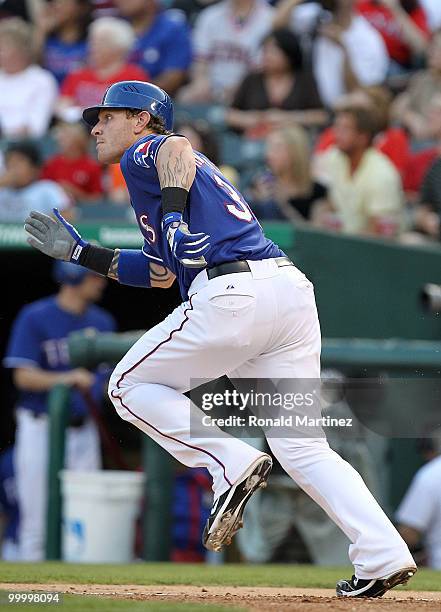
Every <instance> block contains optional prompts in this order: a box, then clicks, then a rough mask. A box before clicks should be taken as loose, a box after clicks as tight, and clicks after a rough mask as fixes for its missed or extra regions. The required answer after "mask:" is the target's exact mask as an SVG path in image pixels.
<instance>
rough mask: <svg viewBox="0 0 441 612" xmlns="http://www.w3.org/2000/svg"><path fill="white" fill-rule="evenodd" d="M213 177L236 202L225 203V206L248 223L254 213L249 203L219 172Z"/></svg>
mask: <svg viewBox="0 0 441 612" xmlns="http://www.w3.org/2000/svg"><path fill="white" fill-rule="evenodd" d="M213 177H214V180H215V181H216V183H217V184H218V185H219V187H221V188H222V189H224V190H225V191H226V192H227V193H228V195H229V196H230V198H231V199H232V200H233V202H234V204H225V207H226V209H227V210H228V212H229V213H230V214H232V215H234V216H235V217H237V218H238V219H240V220H241V221H246V222H247V223H249V222H250V221H252V220H253V213H252V212H251V210H250V208H249V206H248V204H247V203H246V202H245V200H244V199H243V198H242V196H241V195H240V194H239V193H238V192H237V191H236V190H235V189H233V187H231V185H229V184H228V183H226V182H225V181H224V180H222V179H221V177H220V176H218V175H217V174H213Z"/></svg>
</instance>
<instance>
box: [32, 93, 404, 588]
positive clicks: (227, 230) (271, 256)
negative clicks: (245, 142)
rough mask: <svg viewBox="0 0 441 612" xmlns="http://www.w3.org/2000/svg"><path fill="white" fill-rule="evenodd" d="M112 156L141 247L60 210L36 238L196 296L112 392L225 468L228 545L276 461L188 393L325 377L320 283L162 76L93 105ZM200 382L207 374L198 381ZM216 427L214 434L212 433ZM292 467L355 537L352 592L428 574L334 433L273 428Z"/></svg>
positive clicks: (214, 522)
mask: <svg viewBox="0 0 441 612" xmlns="http://www.w3.org/2000/svg"><path fill="white" fill-rule="evenodd" d="M83 118H84V120H85V121H86V122H87V123H88V124H89V125H90V126H92V135H93V136H94V137H95V138H96V146H97V153H98V159H99V161H101V162H103V163H115V162H117V161H118V160H119V161H120V165H121V169H122V172H123V175H124V178H125V181H126V183H127V187H128V190H129V192H130V196H131V202H132V206H133V208H134V211H135V214H136V218H137V221H138V225H139V229H140V232H141V234H142V236H143V238H144V246H143V247H142V249H140V250H125V249H115V250H113V249H107V248H103V247H100V246H96V245H92V244H90V243H88V242H87V241H86V240H84V239H83V238H81V236H80V235H79V234H78V232H77V231H76V229H75V228H74V227H72V226H71V225H70V224H69V223H67V222H66V221H65V220H64V219H63V217H62V216H61V214H60V213H59V212H58V211H57V210H55V211H54V214H55V218H51V217H48V216H47V215H44V214H42V213H39V212H32V213H31V215H30V216H29V217H28V218H27V219H26V222H25V229H26V231H27V232H28V234H29V236H28V242H29V244H31V245H32V246H34V247H35V248H37V249H39V250H40V251H42V252H43V253H45V254H47V255H50V256H51V257H55V258H58V259H64V260H67V261H72V262H74V263H78V264H81V265H84V266H86V267H88V268H90V269H92V270H95V271H96V272H99V273H101V274H103V275H107V276H109V277H110V278H113V279H116V280H118V281H119V282H120V283H123V284H128V285H136V286H143V287H168V286H169V285H170V284H171V283H172V282H173V281H174V279H175V278H176V279H177V281H178V283H179V287H180V290H181V294H182V299H183V303H182V304H181V305H180V306H178V307H177V308H176V309H175V310H174V311H173V312H172V314H170V315H169V316H168V317H167V318H166V319H165V320H164V321H162V322H161V323H160V324H159V325H157V326H155V327H153V328H152V329H150V330H149V331H148V332H147V333H146V334H144V336H143V337H142V338H141V339H140V340H138V342H136V344H135V345H134V346H133V347H132V348H131V349H130V350H129V351H128V353H127V354H126V355H125V356H124V357H123V359H122V360H121V361H120V363H119V364H118V365H117V366H116V368H115V370H114V372H113V374H112V376H111V379H110V383H109V395H110V398H111V400H112V402H113V404H114V406H115V408H116V410H117V412H118V414H119V415H120V416H121V417H122V418H123V419H125V420H127V421H129V422H130V423H133V424H134V425H136V426H137V427H138V428H139V429H141V430H142V431H143V432H144V433H146V434H147V435H149V436H150V437H151V438H153V439H154V440H155V441H156V442H157V443H158V444H160V445H161V446H162V447H163V448H165V449H166V450H167V451H168V452H169V453H170V454H171V455H173V457H175V458H176V459H177V460H178V461H180V462H181V463H183V464H185V465H187V466H190V467H206V468H207V469H208V470H209V472H210V474H211V476H212V478H213V491H214V498H215V499H214V505H213V508H212V511H211V515H210V518H209V519H208V521H207V524H206V527H205V531H204V535H203V542H204V545H205V546H206V547H207V548H208V549H212V550H220V548H221V547H222V546H223V545H224V544H229V542H230V540H231V538H232V536H233V535H234V534H235V532H236V531H237V530H238V529H239V528H240V527H241V520H242V513H243V510H244V506H245V504H246V503H247V501H248V500H249V499H250V497H251V495H252V494H253V493H254V492H255V491H256V490H257V489H258V488H259V487H262V486H264V485H265V483H266V479H267V477H268V474H269V472H270V469H271V458H270V457H269V456H268V455H267V454H265V453H263V452H262V451H259V450H258V449H255V448H253V447H252V446H250V445H249V444H247V443H246V442H244V441H242V440H240V439H238V438H235V437H232V436H230V435H228V434H227V433H224V432H222V431H221V430H220V429H216V428H214V427H210V428H207V427H205V428H203V427H202V428H197V427H196V428H192V430H191V432H190V418H192V423H194V422H196V421H198V422H200V421H202V416H203V411H202V410H200V409H199V408H198V407H197V406H195V405H194V404H193V403H192V402H190V400H189V399H188V398H187V397H186V396H185V395H183V393H184V392H185V391H187V390H189V389H190V388H191V387H192V379H196V378H198V379H216V378H218V377H219V376H221V375H223V374H227V375H228V376H230V377H232V378H255V379H259V378H269V379H277V380H279V379H291V380H292V379H301V378H319V376H320V327H319V321H318V316H317V310H316V305H315V299H314V292H313V287H312V284H311V283H310V282H309V280H308V279H307V278H306V277H305V276H304V275H303V274H302V273H301V272H300V271H299V270H298V269H297V268H296V267H295V266H294V265H293V263H292V262H291V261H290V260H289V259H288V258H287V257H286V255H285V254H284V253H283V252H282V251H281V250H280V248H279V247H278V246H277V245H276V244H274V243H273V242H271V241H270V240H268V239H267V238H266V237H265V236H264V234H263V232H262V228H261V226H260V225H259V223H258V222H257V220H256V219H255V217H254V215H253V213H252V211H251V210H250V208H249V207H248V205H247V203H246V201H245V200H244V198H243V196H242V195H241V194H240V193H239V192H238V191H237V189H235V188H234V187H233V186H232V185H231V184H230V183H229V182H228V180H227V179H226V178H225V177H224V176H223V175H222V174H221V173H220V172H219V170H218V168H217V167H216V166H214V165H213V164H212V163H211V162H210V161H209V160H208V159H207V158H206V157H205V156H204V155H202V154H200V153H198V152H197V151H193V149H192V148H191V146H190V144H189V142H188V140H187V139H186V138H184V137H182V136H180V135H179V134H173V133H172V132H171V130H172V126H173V106H172V102H171V99H170V97H169V96H168V94H167V93H165V92H164V91H163V90H161V89H159V88H158V87H156V86H154V85H151V84H147V83H143V82H137V81H122V82H119V83H115V84H113V85H112V86H111V87H109V89H108V90H107V92H106V93H105V95H104V97H103V101H102V104H100V105H97V106H94V107H91V108H87V109H85V110H84V112H83ZM193 385H194V382H193ZM208 429H209V431H207V430H208ZM268 443H269V446H270V448H271V451H272V452H273V453H274V455H275V456H276V457H277V459H278V460H279V462H280V464H281V465H282V467H283V468H284V469H285V470H286V472H287V473H288V474H289V475H290V476H291V477H292V478H293V479H294V480H295V481H296V482H297V483H298V484H299V485H300V486H301V487H302V488H303V489H304V490H305V491H306V492H307V493H308V494H309V495H310V496H311V497H312V498H313V499H314V500H315V501H316V502H317V503H318V504H319V505H320V506H321V507H322V508H323V509H324V510H325V511H326V512H327V513H328V514H329V516H330V517H331V518H332V519H333V520H334V521H335V522H336V523H337V525H338V526H339V527H340V528H341V529H343V531H344V532H345V533H346V535H347V536H348V538H349V539H350V541H351V545H350V547H349V556H350V559H351V561H352V563H353V564H354V566H355V575H354V576H353V577H352V578H351V579H349V580H342V581H340V582H339V583H338V585H337V592H338V594H339V595H342V596H352V597H358V596H373V597H376V596H381V595H383V594H384V593H385V592H386V591H387V590H388V589H389V588H392V587H393V586H396V585H397V584H401V583H404V582H406V581H407V580H408V579H409V577H410V576H412V575H413V574H414V573H415V571H416V566H415V562H414V560H413V558H412V556H411V555H410V552H409V550H408V548H407V546H406V544H405V543H404V541H403V540H402V538H401V537H400V536H399V534H398V532H397V531H396V529H395V528H394V527H393V525H392V524H391V522H390V521H389V519H388V518H387V517H386V515H385V514H384V513H383V511H382V510H381V508H380V507H379V505H378V504H377V502H376V501H375V499H374V498H373V497H372V495H371V494H370V492H369V491H368V489H367V488H366V486H365V484H364V482H363V480H362V479H361V477H360V476H359V474H358V473H357V472H356V471H355V470H354V469H353V468H352V467H351V466H350V465H349V464H348V463H346V462H345V461H344V460H343V459H342V458H341V457H340V456H339V455H337V454H336V453H335V452H334V451H332V450H331V449H330V447H329V446H328V443H327V441H326V438H325V437H319V438H318V437H315V438H312V437H309V438H308V437H300V436H295V435H290V436H289V437H269V438H268Z"/></svg>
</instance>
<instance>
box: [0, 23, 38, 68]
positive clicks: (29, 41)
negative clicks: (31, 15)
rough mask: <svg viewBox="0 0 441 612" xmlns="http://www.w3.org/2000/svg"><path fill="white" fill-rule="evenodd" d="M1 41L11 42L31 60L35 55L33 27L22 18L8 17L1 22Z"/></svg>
mask: <svg viewBox="0 0 441 612" xmlns="http://www.w3.org/2000/svg"><path fill="white" fill-rule="evenodd" d="M0 39H1V40H5V39H6V40H8V41H11V42H12V43H13V44H14V46H15V47H17V48H18V49H21V50H22V51H23V53H26V54H27V55H28V56H29V59H31V58H32V57H33V55H34V38H33V32H32V27H31V26H30V25H29V24H28V23H26V21H24V20H23V19H20V17H8V18H6V19H2V20H1V21H0Z"/></svg>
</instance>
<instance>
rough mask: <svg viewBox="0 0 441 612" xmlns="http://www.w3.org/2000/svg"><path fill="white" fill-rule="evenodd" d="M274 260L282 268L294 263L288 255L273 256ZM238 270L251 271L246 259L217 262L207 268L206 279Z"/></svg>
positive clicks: (235, 272)
mask: <svg viewBox="0 0 441 612" xmlns="http://www.w3.org/2000/svg"><path fill="white" fill-rule="evenodd" d="M274 261H275V262H276V264H277V265H278V266H279V268H283V267H284V266H293V265H294V264H293V263H292V261H291V260H290V259H289V258H288V257H275V258H274ZM238 272H251V268H250V265H249V263H248V262H247V261H228V262H226V263H222V264H219V265H218V266H214V267H213V268H209V269H208V270H207V276H208V280H211V279H212V278H216V276H224V274H237V273H238Z"/></svg>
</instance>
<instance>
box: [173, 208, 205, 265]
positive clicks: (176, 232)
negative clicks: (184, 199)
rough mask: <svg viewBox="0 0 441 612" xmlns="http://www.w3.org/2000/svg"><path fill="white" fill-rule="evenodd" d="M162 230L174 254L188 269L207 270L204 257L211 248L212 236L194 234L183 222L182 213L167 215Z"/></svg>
mask: <svg viewBox="0 0 441 612" xmlns="http://www.w3.org/2000/svg"><path fill="white" fill-rule="evenodd" d="M162 229H163V231H164V232H165V233H166V238H167V242H168V244H169V245H170V249H171V252H172V254H173V255H174V256H175V257H176V259H178V260H179V261H180V262H181V264H182V265H183V266H185V267H186V268H205V266H206V265H207V260H206V259H205V257H204V255H205V254H206V253H207V251H208V249H209V248H210V236H209V235H208V234H204V233H203V232H198V233H196V234H192V233H191V232H190V230H189V229H188V225H187V224H186V223H185V221H183V220H182V215H181V213H174V212H173V213H167V214H166V215H165V217H164V219H163V220H162Z"/></svg>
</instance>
